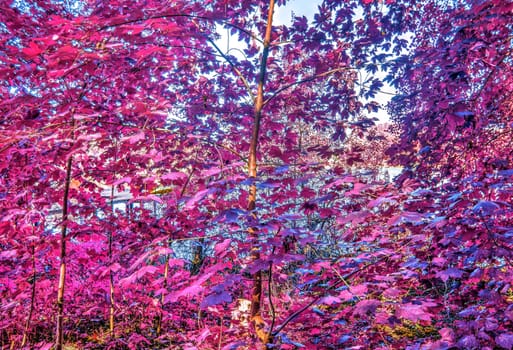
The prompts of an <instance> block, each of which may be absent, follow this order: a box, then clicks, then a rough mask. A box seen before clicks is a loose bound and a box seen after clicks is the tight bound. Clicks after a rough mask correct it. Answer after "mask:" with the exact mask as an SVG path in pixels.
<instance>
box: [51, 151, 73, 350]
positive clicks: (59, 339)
mask: <svg viewBox="0 0 513 350" xmlns="http://www.w3.org/2000/svg"><path fill="white" fill-rule="evenodd" d="M72 164H73V160H72V156H71V155H70V156H69V158H68V161H67V164H66V180H65V183H64V196H63V199H62V228H61V253H60V258H61V265H60V269H59V271H60V272H59V288H58V291H57V332H56V333H57V334H56V339H55V350H62V346H63V343H64V329H63V323H64V322H63V320H64V282H65V280H66V234H67V231H68V199H69V187H70V183H71V166H72Z"/></svg>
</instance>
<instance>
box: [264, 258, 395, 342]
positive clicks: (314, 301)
mask: <svg viewBox="0 0 513 350" xmlns="http://www.w3.org/2000/svg"><path fill="white" fill-rule="evenodd" d="M386 258H388V255H385V256H383V257H381V258H379V259H377V260H376V261H374V262H372V263H369V264H367V265H365V266H362V267H361V268H359V269H358V270H354V271H353V272H350V273H348V274H346V275H345V276H344V277H343V279H342V280H339V281H337V282H335V283H334V284H333V285H332V286H331V287H329V288H327V289H326V290H325V291H324V293H322V294H321V295H319V296H317V297H315V298H314V299H312V300H311V301H310V302H309V303H307V304H306V305H305V306H303V307H302V308H301V309H299V310H297V311H295V312H293V313H292V314H291V315H290V316H289V317H287V318H286V319H285V321H283V323H282V324H281V325H280V326H279V327H278V328H277V329H276V331H274V332H273V333H272V336H273V337H275V336H276V335H278V334H279V333H280V332H281V331H282V330H283V329H284V328H285V326H286V325H287V324H289V323H290V322H291V321H292V320H294V319H295V318H296V317H298V316H299V315H300V314H302V313H303V312H304V311H305V310H307V309H308V308H309V307H310V306H312V305H313V304H315V303H316V302H317V301H319V300H320V299H322V298H323V297H324V295H326V293H327V292H329V291H331V290H333V289H335V288H337V287H338V286H339V285H340V284H342V283H343V281H344V280H346V279H348V278H350V277H352V276H354V275H356V274H357V273H358V272H361V271H364V270H366V269H367V268H369V267H371V266H374V265H376V264H377V263H379V262H381V261H383V260H384V259H386Z"/></svg>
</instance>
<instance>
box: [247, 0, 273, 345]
mask: <svg viewBox="0 0 513 350" xmlns="http://www.w3.org/2000/svg"><path fill="white" fill-rule="evenodd" d="M273 12H274V0H270V1H269V12H268V15H267V26H266V29H265V37H264V43H263V51H262V59H261V61H260V73H259V76H258V88H257V95H256V99H255V110H254V118H255V119H254V122H253V132H252V134H251V142H250V146H249V159H248V175H249V178H250V179H253V180H255V179H256V176H257V146H258V135H259V132H260V121H261V119H262V109H263V107H264V84H265V73H266V70H267V58H268V56H269V47H270V44H271V32H272V22H273ZM256 194H257V193H256V183H255V181H253V182H252V184H251V186H250V187H249V199H248V211H250V212H252V216H253V219H254V220H255V221H256V219H257V217H256V213H255V209H256ZM249 234H250V235H251V237H252V240H253V247H252V249H251V260H252V261H256V260H258V259H260V247H259V246H258V243H257V242H258V231H257V229H256V228H255V227H252V228H250V229H249ZM250 300H251V309H250V320H251V324H252V325H253V327H254V330H255V333H256V335H257V337H258V339H260V341H261V342H262V343H263V344H268V340H269V337H268V333H267V332H266V331H265V322H264V320H263V319H262V310H261V306H262V305H261V304H262V271H257V272H256V273H255V274H253V288H252V290H251V298H250ZM265 347H266V348H267V346H266V345H265Z"/></svg>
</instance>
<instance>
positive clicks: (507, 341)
mask: <svg viewBox="0 0 513 350" xmlns="http://www.w3.org/2000/svg"><path fill="white" fill-rule="evenodd" d="M495 342H496V343H497V345H499V346H500V347H501V348H503V349H508V350H511V349H513V333H502V334H499V335H498V336H497V337H495Z"/></svg>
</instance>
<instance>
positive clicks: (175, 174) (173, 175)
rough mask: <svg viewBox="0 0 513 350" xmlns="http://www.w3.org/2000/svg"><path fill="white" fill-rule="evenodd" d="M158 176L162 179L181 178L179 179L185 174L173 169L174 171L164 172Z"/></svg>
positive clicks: (183, 177) (185, 176)
mask: <svg viewBox="0 0 513 350" xmlns="http://www.w3.org/2000/svg"><path fill="white" fill-rule="evenodd" d="M160 178H161V179H162V180H181V179H186V178H187V175H186V174H184V173H182V172H179V171H175V172H171V173H167V174H164V175H162V176H161V177H160Z"/></svg>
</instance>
